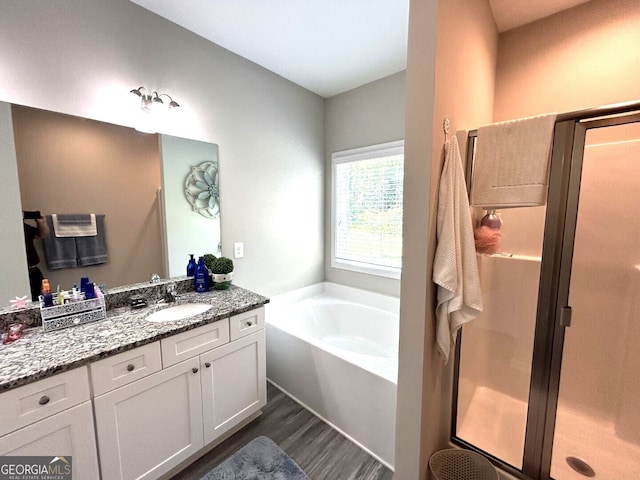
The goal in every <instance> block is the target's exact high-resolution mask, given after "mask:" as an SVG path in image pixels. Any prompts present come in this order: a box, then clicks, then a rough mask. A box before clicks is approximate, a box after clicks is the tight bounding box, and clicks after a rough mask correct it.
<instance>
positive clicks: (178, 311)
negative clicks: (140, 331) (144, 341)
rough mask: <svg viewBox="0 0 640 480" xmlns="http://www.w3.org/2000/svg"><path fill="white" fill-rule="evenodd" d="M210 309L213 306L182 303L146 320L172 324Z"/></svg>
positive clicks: (153, 314) (149, 316) (154, 314)
mask: <svg viewBox="0 0 640 480" xmlns="http://www.w3.org/2000/svg"><path fill="white" fill-rule="evenodd" d="M210 308H211V305H208V304H206V303H182V304H180V305H176V306H175V307H169V308H165V309H164V310H160V311H159V312H155V313H152V314H151V315H147V317H146V319H147V320H149V321H150V322H172V321H174V320H182V319H185V318H189V317H193V316H194V315H198V314H200V313H204V312H206V311H207V310H209V309H210Z"/></svg>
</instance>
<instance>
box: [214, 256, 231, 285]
mask: <svg viewBox="0 0 640 480" xmlns="http://www.w3.org/2000/svg"><path fill="white" fill-rule="evenodd" d="M211 273H212V274H213V287H214V288H215V289H216V290H226V289H227V288H229V286H230V285H231V280H232V279H233V260H231V259H230V258H227V257H220V258H217V259H216V261H215V262H214V263H213V265H212V266H211Z"/></svg>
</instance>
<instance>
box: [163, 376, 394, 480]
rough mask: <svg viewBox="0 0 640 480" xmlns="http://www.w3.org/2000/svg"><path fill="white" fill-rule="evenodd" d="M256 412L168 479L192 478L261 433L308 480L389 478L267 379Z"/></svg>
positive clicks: (377, 464) (378, 465) (386, 471)
mask: <svg viewBox="0 0 640 480" xmlns="http://www.w3.org/2000/svg"><path fill="white" fill-rule="evenodd" d="M262 412H263V413H262V415H261V416H260V417H259V418H257V419H256V420H255V421H253V422H252V423H250V424H249V425H247V426H246V427H244V428H243V429H242V430H240V431H239V432H238V433H236V434H235V435H233V436H231V437H230V438H228V439H227V440H225V441H224V442H223V443H221V444H220V445H218V446H217V447H216V448H214V449H213V450H211V451H210V452H209V453H207V454H206V455H205V456H203V457H202V458H200V459H199V460H197V461H196V462H194V463H192V464H191V465H189V466H188V467H187V468H185V469H184V470H182V471H181V472H180V473H178V474H177V475H175V476H174V477H173V478H172V479H171V480H195V479H199V478H201V477H202V476H204V475H205V474H206V473H207V472H209V471H210V470H211V469H213V468H214V467H215V466H216V465H218V464H219V463H221V462H222V461H224V460H225V459H226V458H227V457H229V456H230V455H231V454H233V453H234V452H235V451H237V450H239V449H240V448H242V447H243V446H244V445H246V444H247V443H248V442H250V441H251V440H252V439H254V438H256V437H259V436H260V435H266V436H267V437H269V438H270V439H271V440H273V441H274V442H275V443H277V444H278V445H279V446H280V448H282V449H283V450H284V451H285V452H287V454H288V455H289V456H290V457H291V458H293V460H294V461H295V462H296V463H297V464H298V465H300V468H302V469H303V470H304V471H305V473H306V474H307V475H308V476H309V478H310V479H311V480H391V479H392V478H393V473H392V472H391V471H390V470H389V469H388V468H386V467H385V466H384V465H382V464H381V463H380V462H378V461H377V460H376V459H374V458H373V457H371V455H369V454H367V453H366V452H365V451H363V450H362V449H361V448H360V447H358V446H357V445H355V444H354V443H353V442H351V441H350V440H348V439H347V438H345V437H344V436H342V435H341V434H340V433H338V432H337V431H335V430H334V429H333V428H331V427H330V426H328V425H327V424H326V423H324V422H323V421H322V420H320V419H319V418H318V417H316V416H315V415H313V414H312V413H311V412H309V411H308V410H306V409H305V408H303V407H302V406H300V405H299V404H298V403H296V402H294V401H293V400H292V399H291V398H290V397H289V396H287V395H285V394H284V393H283V392H281V391H280V390H279V389H278V388H276V387H274V386H273V385H271V384H270V383H269V384H268V387H267V405H266V406H265V407H264V408H263V409H262Z"/></svg>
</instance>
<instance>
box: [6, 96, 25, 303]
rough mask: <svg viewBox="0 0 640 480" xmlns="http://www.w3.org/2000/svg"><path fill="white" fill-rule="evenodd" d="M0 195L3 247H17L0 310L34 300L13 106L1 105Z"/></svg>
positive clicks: (7, 269) (10, 264) (7, 265)
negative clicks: (19, 301) (20, 299)
mask: <svg viewBox="0 0 640 480" xmlns="http://www.w3.org/2000/svg"><path fill="white" fill-rule="evenodd" d="M0 171H2V175H0V192H2V198H3V205H2V208H0V225H2V228H0V245H2V248H3V249H6V248H8V246H9V245H18V246H20V247H21V248H18V249H16V251H15V253H14V254H13V255H11V256H9V257H8V258H7V261H6V262H4V263H3V264H2V266H1V268H0V292H2V293H3V294H2V297H0V308H2V307H5V306H8V305H9V300H11V299H13V298H15V297H16V296H19V297H22V296H24V295H27V300H31V293H30V292H31V289H30V287H29V276H28V274H27V273H26V272H27V254H26V251H25V248H24V231H23V227H22V204H21V203H20V186H19V185H18V164H17V162H16V149H15V146H14V143H13V123H12V120H11V105H9V104H7V103H3V102H0Z"/></svg>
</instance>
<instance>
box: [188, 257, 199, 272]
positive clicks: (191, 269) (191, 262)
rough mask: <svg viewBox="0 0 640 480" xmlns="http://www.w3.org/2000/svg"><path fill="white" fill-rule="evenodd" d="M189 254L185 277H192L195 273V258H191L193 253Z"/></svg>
mask: <svg viewBox="0 0 640 480" xmlns="http://www.w3.org/2000/svg"><path fill="white" fill-rule="evenodd" d="M189 255H190V256H191V258H190V259H189V263H187V277H193V276H194V275H195V274H196V267H197V265H196V259H195V258H193V253H190V254H189Z"/></svg>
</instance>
